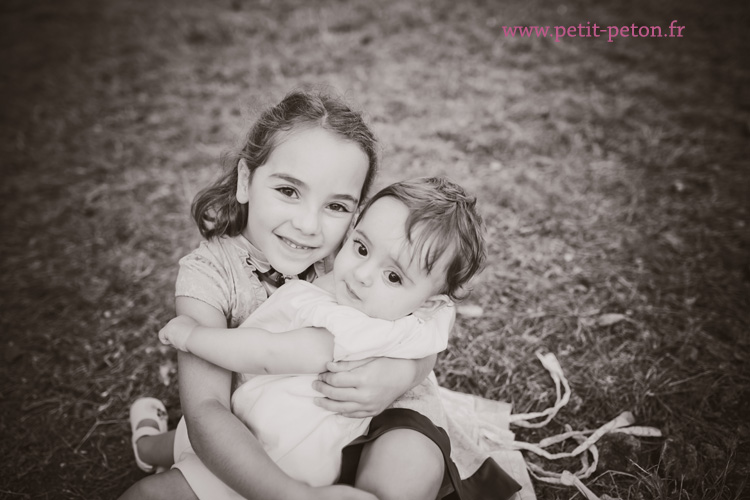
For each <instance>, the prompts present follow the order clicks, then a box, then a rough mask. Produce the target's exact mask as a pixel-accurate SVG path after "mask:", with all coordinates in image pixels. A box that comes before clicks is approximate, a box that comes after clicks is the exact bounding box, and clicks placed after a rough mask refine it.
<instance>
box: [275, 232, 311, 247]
mask: <svg viewBox="0 0 750 500" xmlns="http://www.w3.org/2000/svg"><path fill="white" fill-rule="evenodd" d="M277 237H278V238H279V239H280V240H281V241H283V242H284V243H285V244H286V245H287V246H288V247H290V248H293V249H295V250H314V249H315V247H308V246H305V245H300V244H299V243H297V242H294V241H292V240H290V239H288V238H284V237H283V236H278V235H277Z"/></svg>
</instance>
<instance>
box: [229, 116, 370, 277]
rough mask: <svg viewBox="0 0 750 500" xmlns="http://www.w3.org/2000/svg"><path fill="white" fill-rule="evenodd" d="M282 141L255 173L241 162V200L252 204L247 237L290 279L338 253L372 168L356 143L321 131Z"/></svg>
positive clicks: (286, 136) (296, 132) (300, 132)
mask: <svg viewBox="0 0 750 500" xmlns="http://www.w3.org/2000/svg"><path fill="white" fill-rule="evenodd" d="M278 140H279V143H278V144H277V145H276V147H275V148H274V149H273V151H272V152H271V154H270V155H269V156H268V161H266V163H265V164H264V165H262V166H260V167H258V168H256V169H255V171H254V172H250V169H249V167H248V165H247V164H246V163H245V161H244V160H241V161H240V164H239V176H238V182H237V200H238V201H239V202H240V203H247V204H248V217H247V226H246V227H245V229H244V230H243V231H242V234H243V235H244V236H245V237H246V238H247V239H248V240H249V241H250V242H251V243H252V244H253V245H255V247H257V248H258V249H259V250H260V251H262V252H263V254H264V255H265V257H266V258H267V259H268V262H269V263H270V264H271V266H273V268H274V269H276V270H277V271H279V272H280V273H282V274H284V275H288V276H289V275H295V274H299V273H301V272H302V271H304V270H305V269H307V268H308V267H309V266H310V265H311V264H312V263H314V262H316V261H318V260H320V259H323V258H324V257H327V256H328V255H330V254H332V253H333V252H334V251H335V250H336V249H337V248H338V246H339V244H340V243H341V241H342V239H343V238H344V235H345V234H346V231H347V229H348V228H349V224H350V222H351V220H352V216H353V214H354V211H355V210H356V208H357V205H358V204H359V196H360V192H361V190H362V186H363V184H364V182H365V177H366V175H367V170H368V165H369V163H368V158H367V155H365V153H364V152H363V151H362V149H360V147H359V146H358V145H357V144H356V143H354V142H351V141H347V140H344V139H341V138H339V137H338V136H336V135H334V134H333V133H331V132H329V131H327V130H325V129H323V128H320V127H314V128H304V129H300V130H292V131H291V132H289V133H286V134H283V135H281V136H280V137H279V138H278Z"/></svg>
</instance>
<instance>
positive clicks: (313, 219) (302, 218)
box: [292, 207, 320, 234]
mask: <svg viewBox="0 0 750 500" xmlns="http://www.w3.org/2000/svg"><path fill="white" fill-rule="evenodd" d="M292 225H293V226H294V227H295V229H297V230H298V231H299V232H300V233H302V234H317V233H318V231H319V230H320V217H319V216H318V211H317V210H309V209H305V208H302V207H300V210H299V211H298V212H297V214H296V215H295V216H294V217H293V218H292Z"/></svg>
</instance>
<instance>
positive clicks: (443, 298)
mask: <svg viewBox="0 0 750 500" xmlns="http://www.w3.org/2000/svg"><path fill="white" fill-rule="evenodd" d="M450 302H451V301H450V299H449V298H448V296H447V295H442V294H441V295H433V296H432V297H428V298H427V300H425V301H424V303H423V304H422V305H421V306H419V308H417V310H416V311H414V312H413V313H412V314H414V315H415V316H416V317H418V318H422V319H428V318H429V317H430V316H432V313H434V312H435V311H437V310H438V309H440V308H441V307H443V306H445V305H447V304H450Z"/></svg>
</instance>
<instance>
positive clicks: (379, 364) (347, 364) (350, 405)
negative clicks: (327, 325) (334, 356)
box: [313, 354, 437, 418]
mask: <svg viewBox="0 0 750 500" xmlns="http://www.w3.org/2000/svg"><path fill="white" fill-rule="evenodd" d="M436 360H437V355H436V354H433V355H431V356H427V357H426V358H422V359H395V358H372V359H370V360H367V362H366V363H363V362H362V361H339V362H336V363H328V365H327V368H328V372H326V373H322V374H321V375H320V377H319V380H318V381H316V382H315V383H314V384H313V388H314V389H315V390H316V391H318V392H321V393H322V394H323V395H325V396H326V397H325V398H317V399H316V400H315V403H316V404H317V405H319V406H322V407H323V408H325V409H327V410H329V411H333V412H336V413H341V414H342V415H344V416H346V417H354V418H362V417H371V416H374V415H378V414H379V413H381V412H382V411H383V410H385V409H386V408H387V407H388V406H390V405H391V404H392V403H393V402H394V401H395V400H396V399H398V398H399V397H401V396H402V395H403V394H404V393H405V392H406V391H408V390H409V389H412V388H414V387H416V386H418V385H419V384H421V383H422V381H423V380H424V379H425V378H427V375H429V374H430V372H431V371H432V369H433V367H434V366H435V361H436Z"/></svg>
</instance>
